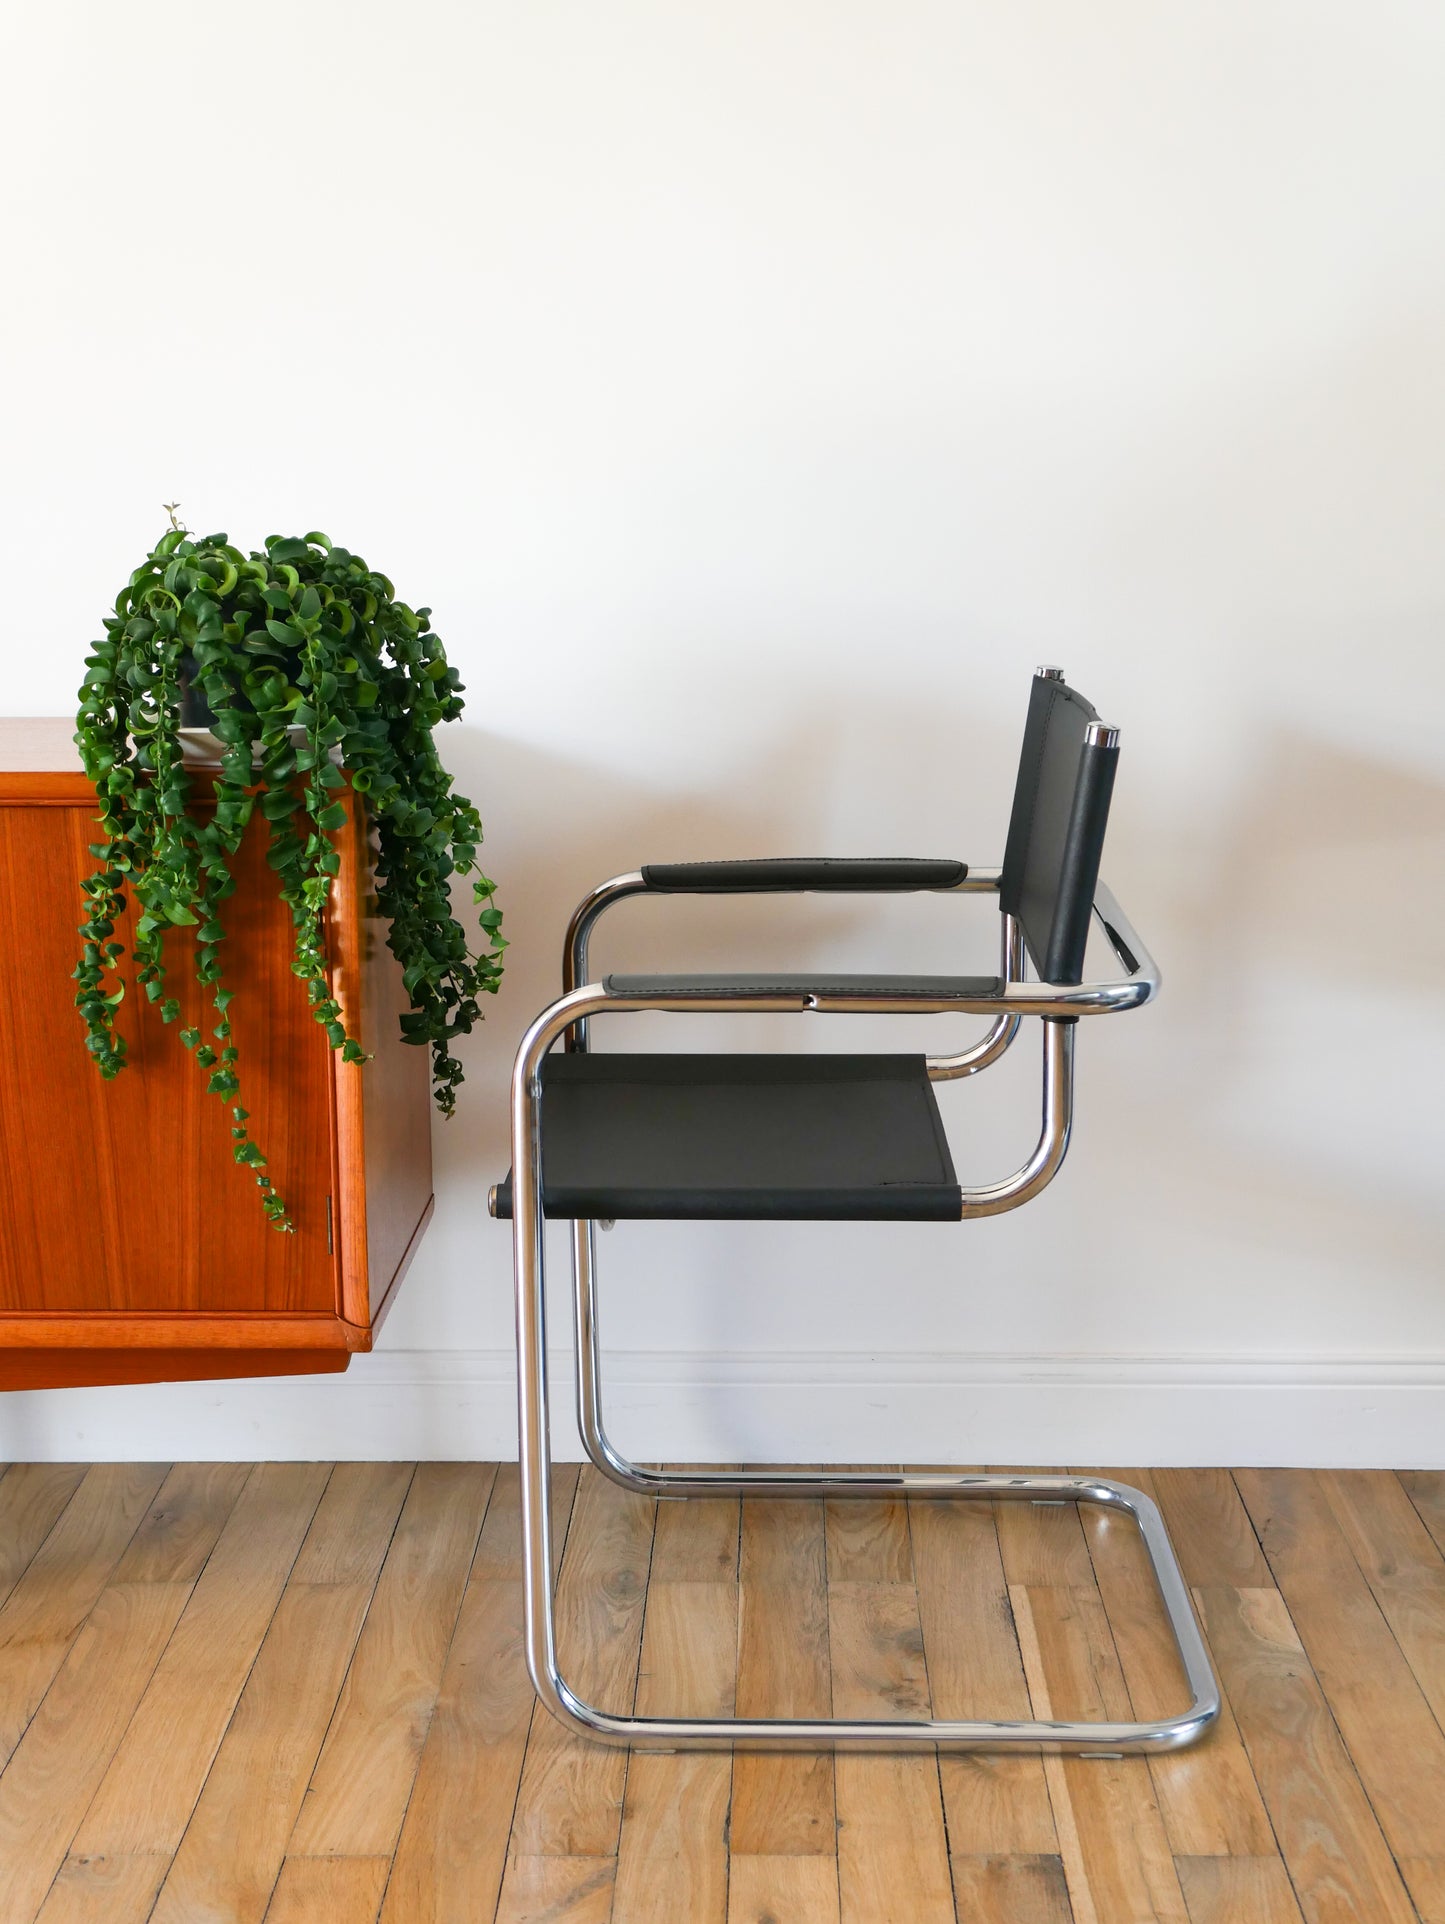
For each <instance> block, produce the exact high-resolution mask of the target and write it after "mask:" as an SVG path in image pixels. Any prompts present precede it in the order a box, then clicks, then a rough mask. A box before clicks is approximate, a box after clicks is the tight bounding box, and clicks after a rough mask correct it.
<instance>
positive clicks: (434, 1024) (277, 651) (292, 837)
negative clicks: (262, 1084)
mask: <svg viewBox="0 0 1445 1924" xmlns="http://www.w3.org/2000/svg"><path fill="white" fill-rule="evenodd" d="M174 519H175V517H174V514H172V521H173V523H174ZM104 626H105V638H104V640H102V641H98V642H96V643H95V644H94V646H93V648H92V651H91V653H90V654H89V655H88V656H87V658H86V675H85V682H84V685H83V686H82V688H81V690H80V710H79V715H78V718H77V732H76V737H75V739H76V741H77V743H78V744H79V747H80V753H81V759H82V761H83V763H84V766H85V771H86V774H87V775H88V776H89V777H90V779H91V780H92V781H93V782H94V784H95V789H96V794H97V796H98V797H99V800H100V805H101V814H100V818H99V819H100V824H101V831H102V839H101V840H100V841H99V842H97V843H95V844H93V845H92V847H91V854H92V855H93V856H94V858H95V860H96V863H97V867H96V869H95V871H94V873H93V874H91V875H90V876H89V877H87V879H86V880H85V882H84V883H83V885H82V886H83V889H84V892H85V897H86V906H85V920H84V922H83V923H82V924H81V928H80V935H81V938H82V942H83V948H82V953H81V961H80V964H79V966H78V967H77V968H76V970H75V982H76V985H77V986H76V996H75V1002H76V1006H77V1008H78V1009H79V1010H80V1013H81V1015H82V1017H83V1018H84V1021H85V1026H86V1029H87V1031H88V1034H87V1036H86V1047H87V1048H88V1049H89V1051H90V1053H91V1055H92V1056H93V1058H94V1060H95V1065H96V1067H97V1069H98V1070H99V1071H100V1073H101V1075H103V1076H106V1077H111V1076H115V1075H117V1074H118V1073H119V1072H120V1070H121V1069H123V1068H124V1067H125V1064H126V1045H125V1039H124V1037H123V1036H122V1035H121V1034H120V1033H119V1031H118V1030H117V1028H116V1011H117V1009H118V1008H119V1006H120V1003H121V1001H122V999H123V997H124V994H125V984H124V981H123V980H120V979H118V978H119V971H120V968H121V964H122V961H123V958H124V954H125V948H124V944H123V943H122V942H121V941H120V940H119V938H118V934H117V931H118V929H119V927H120V923H121V917H122V914H123V912H124V910H125V905H126V898H127V896H128V895H129V896H132V897H133V898H134V900H135V904H136V907H137V909H138V911H139V914H138V918H137V920H136V923H135V934H134V941H133V956H134V961H135V980H136V982H137V983H138V984H139V986H140V987H141V989H142V991H143V993H144V995H145V997H146V999H147V1000H148V1001H149V1002H151V1003H158V1004H159V1012H160V1016H161V1019H162V1020H163V1021H165V1022H168V1023H169V1022H175V1021H176V1020H178V1018H179V1016H180V1003H179V1001H178V999H177V998H176V997H175V996H174V995H171V994H168V993H167V962H166V954H165V938H166V935H167V933H168V931H170V930H172V929H175V928H181V929H189V930H192V931H194V943H195V972H196V975H197V977H198V978H199V980H200V982H201V984H202V985H203V988H204V990H205V991H206V992H207V993H208V994H209V998H210V1003H211V1007H212V1010H213V1011H214V1015H215V1023H214V1026H213V1028H212V1032H211V1036H210V1037H209V1038H206V1039H203V1037H202V1034H201V1031H200V1029H199V1028H194V1027H192V1028H185V1029H182V1030H180V1032H179V1033H180V1037H181V1041H182V1042H183V1043H184V1044H185V1046H186V1048H187V1049H189V1050H190V1051H191V1052H192V1054H193V1055H194V1056H195V1058H196V1060H197V1062H198V1063H199V1064H200V1066H201V1067H202V1068H203V1069H205V1070H207V1071H208V1072H209V1073H208V1079H207V1088H208V1089H209V1090H210V1091H211V1093H212V1094H214V1095H216V1096H218V1097H220V1098H221V1099H222V1100H223V1101H225V1102H226V1103H227V1104H228V1105H229V1106H230V1114H231V1135H232V1138H233V1143H234V1148H233V1153H234V1155H235V1159H236V1161H237V1162H238V1163H241V1164H243V1165H245V1166H246V1167H248V1168H249V1169H250V1170H251V1172H252V1174H253V1175H254V1177H255V1180H256V1183H257V1185H258V1187H259V1189H260V1191H261V1203H262V1207H263V1209H264V1210H265V1213H266V1216H267V1218H268V1220H269V1221H270V1222H271V1223H272V1224H273V1225H274V1226H275V1227H276V1228H278V1229H289V1228H290V1227H291V1221H290V1217H289V1215H288V1213H287V1209H286V1204H285V1202H284V1200H283V1198H282V1197H281V1195H280V1194H279V1193H278V1191H277V1189H276V1187H275V1185H274V1184H273V1183H272V1181H271V1178H270V1176H269V1174H268V1173H267V1164H266V1158H265V1155H264V1153H263V1152H262V1150H261V1148H260V1146H259V1144H257V1143H256V1142H255V1141H253V1139H252V1137H251V1135H250V1132H249V1130H248V1128H247V1123H248V1120H249V1116H248V1112H247V1110H246V1109H245V1108H244V1107H243V1106H242V1104H241V1102H240V1100H239V1096H240V1079H239V1061H238V1055H237V1050H236V1046H235V1042H234V1039H233V1035H232V1027H231V1019H230V1014H229V1005H230V1002H231V997H232V991H231V990H229V989H228V988H226V987H225V986H224V981H223V964H222V955H223V950H224V943H225V935H226V930H225V921H224V914H223V907H224V904H225V901H226V898H227V897H228V896H229V895H230V894H231V893H232V891H233V889H234V888H235V881H234V877H233V874H232V863H233V860H234V858H235V856H236V852H237V850H238V849H239V847H240V845H241V838H242V836H243V835H244V834H245V831H246V826H247V823H248V822H249V821H250V819H251V817H252V814H253V813H254V811H255V810H256V809H257V808H259V809H260V811H261V814H262V815H263V816H264V817H265V819H266V821H267V823H268V825H269V829H270V846H269V849H268V851H267V861H268V862H269V863H270V866H271V867H272V869H274V870H275V872H276V876H277V881H278V883H279V887H280V892H281V895H282V897H283V899H284V900H285V902H286V905H287V907H288V909H289V910H290V912H291V919H292V924H293V929H294V955H293V959H292V968H293V970H294V971H295V973H296V974H297V975H298V976H299V977H300V978H301V980H302V982H304V984H305V985H306V993H307V996H308V998H309V1000H310V1005H311V1011H312V1014H313V1015H314V1016H315V1018H316V1020H317V1022H318V1023H320V1025H321V1026H322V1028H323V1029H324V1030H325V1032H326V1035H327V1039H328V1040H329V1042H330V1043H331V1045H332V1047H333V1048H335V1049H339V1050H340V1051H341V1053H342V1056H343V1058H344V1059H345V1060H346V1061H347V1062H353V1063H358V1064H359V1063H361V1062H363V1061H364V1060H365V1056H364V1054H363V1051H362V1048H361V1045H360V1043H359V1042H358V1041H357V1039H356V1038H355V1036H353V1035H349V1034H348V1033H347V1031H346V1027H345V1023H344V1018H343V1012H342V1009H341V1007H340V1005H339V1004H338V1002H337V1000H336V998H335V996H334V995H333V994H332V992H331V986H330V981H329V976H328V958H327V955H326V948H325V933H324V914H325V909H326V904H327V900H328V897H329V895H330V892H331V885H332V878H333V876H335V874H336V872H337V870H338V868H339V866H340V857H339V855H338V853H337V849H336V846H335V842H334V840H333V837H334V834H335V831H336V830H337V829H339V828H341V827H342V825H343V824H344V822H345V820H346V808H345V806H344V804H343V802H342V800H341V799H340V796H341V791H342V790H344V788H345V786H346V784H347V782H348V781H349V782H350V785H351V787H352V788H353V789H354V790H355V791H356V793H357V794H358V795H361V796H364V797H365V807H366V809H367V811H368V812H369V815H370V817H371V820H372V821H373V823H374V824H375V826H376V829H377V834H378V842H379V855H378V863H377V878H376V897H377V903H378V906H379V909H380V911H381V913H382V915H383V916H384V917H385V918H386V920H387V921H388V922H389V924H390V930H389V934H388V937H387V941H388V946H389V947H390V949H391V951H392V953H393V955H395V957H396V959H397V961H398V962H399V963H400V964H401V968H402V977H403V981H404V983H405V986H406V991H407V994H408V996H409V998H410V1001H411V1009H410V1012H409V1013H407V1014H404V1015H403V1016H402V1017H401V1028H402V1035H403V1040H405V1041H407V1042H410V1043H415V1044H418V1045H422V1046H425V1045H429V1046H430V1048H431V1051H432V1086H433V1093H434V1095H435V1098H436V1102H437V1105H438V1107H439V1108H440V1109H441V1111H442V1113H443V1114H444V1115H448V1116H449V1115H450V1114H451V1113H452V1111H453V1109H454V1107H455V1102H456V1088H457V1085H458V1084H459V1083H460V1082H461V1080H462V1065H461V1063H460V1062H459V1061H458V1060H457V1059H456V1057H455V1056H454V1055H453V1054H452V1052H451V1046H450V1045H451V1043H452V1042H453V1040H454V1039H455V1038H456V1037H457V1036H458V1035H464V1034H466V1033H467V1031H468V1030H470V1029H471V1027H472V1025H473V1024H474V1023H475V1022H477V1021H478V1020H479V1019H480V1013H481V1012H480V1008H479V1003H478V998H479V997H480V996H481V995H483V994H492V993H495V991H496V988H497V984H498V981H499V979H500V976H501V972H502V962H501V951H502V950H503V949H504V948H505V947H506V942H505V939H504V938H503V936H502V933H501V920H502V918H501V911H500V910H499V909H498V908H497V907H496V906H495V904H494V902H493V895H494V892H495V890H494V884H493V883H492V882H490V881H489V880H488V879H487V878H486V877H485V876H484V875H482V874H481V873H480V871H479V869H478V867H477V848H478V845H479V844H480V842H481V839H482V825H481V822H480V820H479V818H478V816H477V811H476V809H475V808H474V807H473V806H472V804H471V803H470V802H469V801H468V800H467V799H466V798H465V797H464V796H462V795H458V794H455V793H454V792H453V790H452V783H451V777H450V776H449V775H448V774H447V772H446V770H445V769H444V768H443V767H442V764H441V760H440V758H439V756H438V754H437V750H436V746H435V744H434V742H433V740H432V730H433V729H434V728H435V727H436V725H437V724H438V723H439V722H444V721H450V720H452V719H453V718H454V717H455V716H457V715H459V714H460V713H461V712H462V684H461V681H460V679H459V678H458V675H457V671H456V670H455V668H452V667H450V666H449V665H448V663H447V659H446V655H445V653H444V651H443V648H442V644H441V641H440V639H439V638H438V637H437V636H436V635H435V634H434V633H433V632H432V628H431V611H430V609H427V608H418V609H416V610H413V609H411V608H409V607H408V606H407V605H406V603H405V602H402V601H398V600H397V599H396V596H395V592H394V590H393V588H392V585H391V583H390V581H388V580H387V578H386V576H385V575H382V574H378V573H377V572H376V571H375V570H374V569H372V568H369V567H368V566H367V564H366V563H365V562H364V561H363V560H362V559H361V557H360V556H359V555H355V554H351V553H349V552H348V551H347V550H346V549H345V548H337V547H333V546H332V544H331V542H330V541H328V540H327V538H326V537H325V535H322V534H316V533H312V534H307V535H304V536H302V537H300V538H299V539H285V538H282V537H281V536H278V535H269V536H268V537H267V539H266V543H265V547H264V549H263V550H261V551H258V552H253V553H251V554H250V555H246V554H243V553H242V552H241V550H240V549H239V548H235V547H232V546H231V544H230V543H229V541H228V540H227V538H226V536H225V535H224V534H215V535H207V536H205V537H203V538H197V537H194V536H192V535H191V534H189V533H188V532H187V531H186V530H185V529H183V528H180V527H176V526H173V527H172V528H171V529H170V530H169V531H168V532H167V533H166V534H164V535H163V536H162V537H161V539H160V541H159V542H158V543H157V544H156V546H155V548H154V550H153V551H152V552H151V554H150V555H148V556H147V558H146V560H145V561H144V562H143V563H142V564H141V566H140V567H139V568H137V569H136V571H135V573H134V574H133V575H132V576H131V578H130V580H129V582H128V583H127V585H126V586H125V587H124V588H123V589H122V590H121V592H120V594H119V595H118V596H117V598H116V603H115V613H114V615H112V616H110V617H109V618H108V619H107V620H106V622H105V624H104ZM183 699H189V701H190V702H191V703H193V704H195V703H197V702H198V701H201V702H203V704H204V707H205V708H206V709H208V710H209V715H208V717H207V721H208V725H209V727H210V729H211V732H212V733H213V734H214V736H215V737H216V740H217V742H218V743H219V745H220V762H219V767H218V768H217V769H216V770H215V771H214V774H212V773H211V772H210V771H208V772H207V774H206V777H205V779H204V782H203V784H202V789H203V799H204V804H205V805H204V806H203V807H194V806H193V793H194V791H193V784H192V778H191V776H190V774H188V772H187V769H186V767H185V764H184V761H183V758H182V748H181V736H180V729H181V726H182V706H183ZM213 798H214V807H212V806H211V803H212V799H213ZM454 873H456V874H461V875H469V876H474V877H475V879H474V880H473V882H472V895H473V898H474V900H475V902H476V904H477V908H478V916H477V920H478V924H479V927H480V931H481V935H480V941H479V943H478V944H477V946H476V947H473V945H472V943H471V941H470V940H469V938H468V936H467V933H466V931H465V930H464V929H463V927H462V925H461V923H460V922H458V921H457V920H456V918H455V917H454V915H453V914H452V910H451V900H450V880H451V877H452V875H453V874H454ZM112 983H113V984H114V986H112Z"/></svg>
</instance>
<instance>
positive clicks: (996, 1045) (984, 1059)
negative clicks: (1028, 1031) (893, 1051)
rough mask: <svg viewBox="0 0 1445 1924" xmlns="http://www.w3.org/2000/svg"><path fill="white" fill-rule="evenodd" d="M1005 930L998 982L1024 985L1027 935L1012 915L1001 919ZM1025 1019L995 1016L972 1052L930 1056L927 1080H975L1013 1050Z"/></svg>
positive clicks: (1001, 931)
mask: <svg viewBox="0 0 1445 1924" xmlns="http://www.w3.org/2000/svg"><path fill="white" fill-rule="evenodd" d="M1000 921H1001V922H1002V924H1003V926H1002V928H1001V929H1000V931H999V958H998V972H999V979H1000V980H1001V981H1002V982H1003V983H1004V984H1005V985H1007V984H1008V983H1010V982H1022V981H1023V979H1024V932H1023V930H1022V929H1021V928H1020V927H1019V925H1018V922H1017V921H1016V920H1015V918H1014V917H1013V916H1012V915H1004V916H1001V917H1000ZM1021 1020H1022V1017H1020V1016H1016V1015H996V1016H995V1017H994V1019H993V1024H992V1026H991V1027H990V1029H989V1031H988V1033H987V1035H984V1036H981V1037H980V1038H979V1040H978V1041H977V1042H975V1043H974V1045H973V1047H972V1048H970V1049H965V1050H963V1051H962V1053H961V1054H959V1055H956V1056H930V1057H929V1058H928V1079H929V1081H930V1082H952V1081H954V1080H955V1079H956V1078H958V1077H959V1076H976V1075H977V1074H978V1072H979V1070H980V1069H987V1068H989V1067H990V1065H991V1064H993V1063H995V1062H997V1061H998V1059H999V1057H1000V1056H1001V1055H1003V1054H1004V1052H1005V1051H1006V1050H1007V1049H1008V1048H1010V1047H1011V1045H1012V1043H1013V1040H1014V1037H1015V1036H1016V1035H1017V1034H1018V1032H1019V1023H1020V1021H1021Z"/></svg>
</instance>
